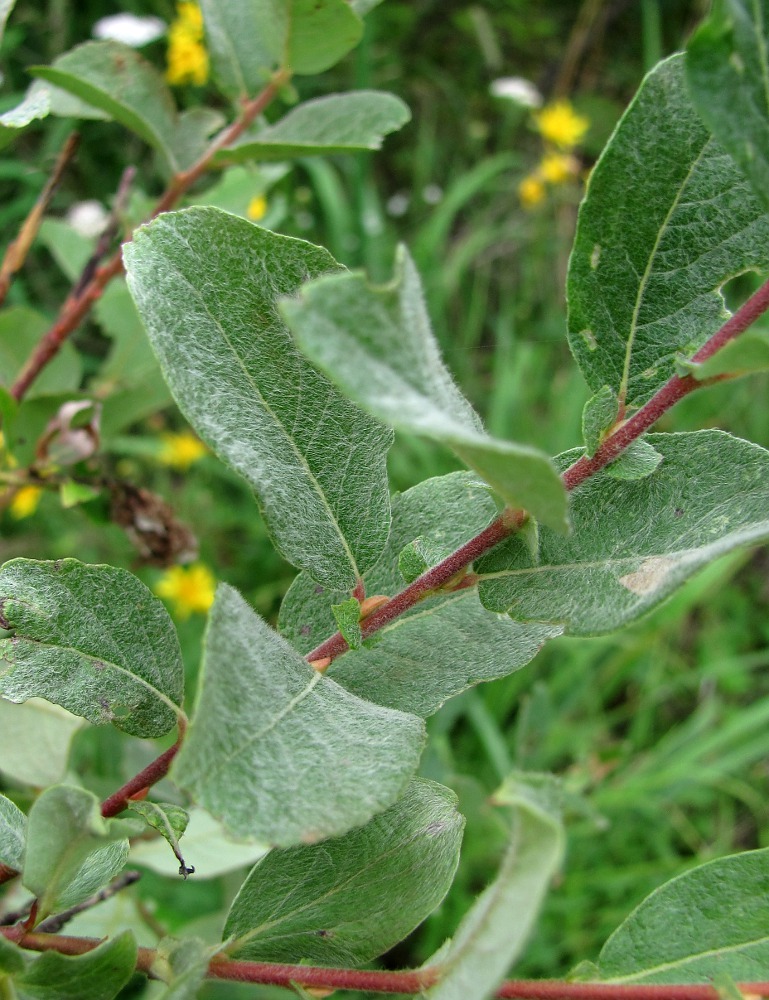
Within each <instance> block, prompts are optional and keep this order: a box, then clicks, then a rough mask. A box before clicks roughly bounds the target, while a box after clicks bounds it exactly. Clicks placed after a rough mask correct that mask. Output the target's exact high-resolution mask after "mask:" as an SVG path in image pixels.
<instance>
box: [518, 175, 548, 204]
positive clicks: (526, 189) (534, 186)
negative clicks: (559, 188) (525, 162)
mask: <svg viewBox="0 0 769 1000" xmlns="http://www.w3.org/2000/svg"><path fill="white" fill-rule="evenodd" d="M518 197H519V198H520V199H521V204H522V205H523V207H524V208H534V206H535V205H539V203H540V202H541V201H543V200H544V197H545V185H544V184H543V183H542V179H541V178H540V177H539V176H538V174H529V175H528V177H524V178H523V180H522V181H521V183H520V184H519V185H518Z"/></svg>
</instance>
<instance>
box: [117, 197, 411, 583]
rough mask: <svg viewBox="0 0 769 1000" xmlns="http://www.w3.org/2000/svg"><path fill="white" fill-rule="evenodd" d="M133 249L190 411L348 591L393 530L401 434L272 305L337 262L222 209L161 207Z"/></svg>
mask: <svg viewBox="0 0 769 1000" xmlns="http://www.w3.org/2000/svg"><path fill="white" fill-rule="evenodd" d="M124 253H125V260H126V267H127V270H128V282H129V287H130V288H131V292H132V294H133V296H134V299H135V300H136V303H137V305H138V307H139V312H140V314H141V315H142V318H143V319H144V322H145V324H146V326H147V330H148V332H149V335H150V340H151V341H152V344H153V346H154V348H155V350H156V352H157V354H158V357H159V358H160V363H161V365H162V367H163V370H164V372H165V375H166V378H167V380H168V383H169V385H170V387H171V391H172V392H173V394H174V396H175V398H176V401H177V402H178V404H179V406H180V407H181V409H182V410H183V411H184V413H185V415H186V417H187V419H188V420H189V421H190V423H191V424H192V425H193V427H194V428H195V430H196V431H197V432H198V434H199V435H200V436H201V437H202V438H203V440H205V441H206V442H207V443H208V444H209V445H210V446H211V447H212V448H213V449H214V451H216V452H217V454H218V455H219V457H220V458H222V460H223V461H225V462H227V463H228V464H229V465H230V466H231V467H232V468H234V469H235V470H236V471H237V472H239V473H240V474H241V475H242V476H244V477H245V479H247V480H248V482H249V483H250V484H251V486H253V488H254V489H255V490H256V492H257V495H258V497H259V501H260V504H261V507H262V511H263V513H264V515H265V519H266V521H267V525H268V527H269V529H270V531H271V532H272V535H273V538H274V539H275V542H276V545H277V547H278V548H279V550H280V551H281V553H282V554H283V555H284V556H285V557H286V558H287V559H288V560H289V561H290V562H292V563H294V565H296V566H299V567H301V568H302V569H306V570H308V572H310V573H311V574H312V575H313V576H314V577H315V578H316V579H318V580H319V581H321V582H325V583H327V584H328V585H329V586H336V587H340V588H343V589H347V590H351V589H352V588H353V587H354V586H355V582H356V580H357V579H358V577H359V576H360V575H361V574H362V572H363V570H365V569H366V568H368V566H370V565H371V563H372V562H374V561H376V559H377V558H378V556H379V553H380V552H381V550H382V546H383V545H384V542H385V540H386V538H387V532H388V528H389V497H388V492H387V477H386V468H385V456H386V452H387V449H388V447H389V445H390V442H391V440H392V435H391V432H390V431H389V430H387V429H385V428H384V427H382V426H381V425H380V424H378V423H376V422H375V421H373V420H372V419H371V418H370V417H369V416H367V415H366V414H364V413H363V412H362V411H360V410H359V409H358V408H357V407H356V406H353V405H352V404H351V403H350V402H349V401H348V400H346V399H345V398H344V397H343V396H342V395H341V394H340V393H339V392H338V391H337V389H336V388H334V386H333V385H332V384H331V383H330V382H328V381H327V380H326V379H325V378H324V377H323V376H322V375H319V374H318V373H317V372H316V371H315V370H314V369H312V368H311V367H310V365H309V364H308V363H307V361H306V360H305V359H304V358H303V357H302V355H301V354H300V353H299V352H298V351H297V350H296V347H295V346H294V344H293V342H292V340H291V337H290V335H289V332H288V330H287V329H286V327H285V326H284V324H283V322H282V321H281V319H280V317H279V315H278V312H277V308H276V301H277V299H278V296H280V295H288V294H292V293H294V292H296V290H297V289H298V287H299V286H300V285H301V283H302V282H303V281H304V280H306V279H307V278H310V277H317V276H318V275H320V274H323V273H327V272H329V271H335V270H338V269H339V265H338V264H337V263H336V262H335V261H334V259H333V258H332V257H331V256H330V255H329V254H328V253H327V252H326V251H325V250H323V249H321V248H320V247H315V246H312V245H311V244H309V243H305V242H303V241H302V240H296V239H291V238H289V237H286V236H278V235H277V234H275V233H271V232H269V231H267V230H264V229H260V228H259V227H258V226H254V225H252V224H251V223H249V222H247V221H245V220H244V219H239V218H236V217H235V216H233V215H228V214H227V213H226V212H221V211H219V210H218V209H213V208H208V209H206V208H193V209H188V210H187V211H184V212H176V213H173V214H170V215H163V216H161V217H160V218H159V219H156V220H155V221H154V222H153V223H151V224H150V225H149V226H145V227H143V228H141V229H139V230H138V232H137V233H136V234H135V236H134V241H133V243H130V244H128V246H126V247H125V251H124ZM201 275H203V276H205V279H204V280H203V281H201Z"/></svg>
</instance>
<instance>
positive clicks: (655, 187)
mask: <svg viewBox="0 0 769 1000" xmlns="http://www.w3.org/2000/svg"><path fill="white" fill-rule="evenodd" d="M764 212H765V210H764V208H763V207H762V205H761V204H760V203H759V201H758V200H757V199H756V198H755V196H754V195H753V193H752V191H751V190H750V185H749V184H748V182H747V181H746V180H745V178H744V177H743V175H742V174H741V172H740V171H739V169H738V167H737V166H736V164H735V163H734V161H733V160H732V158H731V157H730V156H729V155H728V153H727V152H726V151H725V150H724V149H723V148H722V147H721V146H720V145H719V144H718V142H717V141H716V140H715V139H713V137H712V136H711V134H710V132H709V131H708V129H707V128H706V127H705V126H704V125H703V123H702V121H701V119H700V117H699V115H698V114H697V112H696V111H695V109H694V107H693V106H692V103H691V100H690V98H689V96H688V93H687V90H686V84H685V80H684V74H683V57H682V56H673V57H672V58H671V59H669V60H667V61H666V62H663V63H661V64H660V65H659V66H657V68H656V69H654V70H653V71H652V72H651V73H650V74H649V75H648V76H647V77H646V79H645V81H644V82H643V84H642V85H641V89H640V90H639V92H638V94H637V95H636V98H635V100H634V101H633V103H632V104H631V105H630V107H629V108H628V110H627V112H626V113H625V115H624V117H623V118H622V120H621V122H620V124H619V126H618V128H617V130H616V131H615V132H614V134H613V136H612V138H611V140H610V142H609V144H608V146H607V147H606V149H605V151H604V153H603V155H602V156H601V159H600V160H599V162H598V163H597V165H596V166H595V168H594V169H593V172H592V174H591V176H590V183H589V185H588V191H587V195H586V198H585V200H584V202H583V204H582V207H581V209H580V213H579V220H578V224H577V235H576V239H575V243H574V250H573V252H572V255H571V259H570V265H569V277H568V300H569V343H570V345H571V349H572V351H573V353H574V355H575V357H576V359H577V362H578V364H579V366H580V368H581V369H582V373H583V375H584V376H585V378H586V380H587V382H588V384H589V385H590V387H591V389H592V390H593V391H594V392H598V391H599V390H600V389H601V388H602V387H603V386H605V385H609V386H611V388H612V389H614V390H615V392H616V393H617V394H618V396H619V397H620V399H621V400H623V401H624V402H625V403H626V405H628V406H638V405H641V404H642V403H644V402H646V401H647V400H648V399H649V398H650V397H651V396H652V395H653V394H654V392H656V391H657V389H659V388H660V386H662V385H663V384H664V383H665V382H666V381H667V380H668V378H669V377H670V376H671V375H673V374H675V368H676V354H677V353H678V352H683V353H684V354H686V355H691V354H693V353H694V352H695V351H696V349H697V348H698V347H700V346H701V345H702V344H703V343H704V342H705V340H707V338H708V337H709V336H711V335H712V334H713V333H714V332H715V331H716V330H717V329H718V328H719V327H720V326H721V325H722V323H723V322H724V321H725V319H726V318H727V316H728V314H727V312H726V310H725V308H724V303H723V300H722V297H721V294H720V291H719V289H720V288H721V286H722V285H723V284H724V282H725V281H727V279H729V278H731V277H733V276H734V275H736V274H739V273H741V272H742V271H746V270H748V269H750V268H764V267H766V266H768V265H769V217H767V216H766V215H765V214H764ZM684 236H685V238H684Z"/></svg>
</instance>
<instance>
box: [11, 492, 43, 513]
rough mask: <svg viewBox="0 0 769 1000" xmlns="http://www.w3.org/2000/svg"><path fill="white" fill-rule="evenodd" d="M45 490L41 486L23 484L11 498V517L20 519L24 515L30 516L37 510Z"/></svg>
mask: <svg viewBox="0 0 769 1000" xmlns="http://www.w3.org/2000/svg"><path fill="white" fill-rule="evenodd" d="M42 495H43V490H42V488H41V487H40V486H22V487H21V489H20V490H18V491H17V492H16V495H15V496H14V498H13V500H11V503H10V506H9V510H10V512H11V517H15V518H16V520H17V521H20V520H21V519H22V518H23V517H29V516H30V514H34V513H35V511H36V510H37V505H38V504H39V503H40V497H41V496H42Z"/></svg>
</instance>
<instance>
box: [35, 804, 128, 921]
mask: <svg viewBox="0 0 769 1000" xmlns="http://www.w3.org/2000/svg"><path fill="white" fill-rule="evenodd" d="M132 830H133V827H132V826H131V824H129V823H126V822H124V821H121V820H105V819H102V816H101V812H100V809H99V800H98V799H97V798H96V796H95V795H94V794H93V792H87V791H86V790H85V789H83V788H75V787H74V786H70V785H54V786H52V787H51V788H47V789H46V790H45V791H44V792H43V793H42V794H41V795H40V796H39V798H37V799H36V800H35V802H34V804H33V806H32V808H31V809H30V812H29V822H28V826H27V850H26V855H25V858H24V868H23V871H22V884H23V885H24V887H25V888H26V889H29V891H30V892H31V893H33V895H35V896H36V897H37V899H38V917H39V918H40V919H42V918H43V917H45V916H47V915H48V914H49V913H54V912H57V911H58V910H63V909H66V908H67V907H69V906H74V905H75V904H76V903H80V902H82V900H84V899H87V898H88V897H89V896H91V895H92V894H93V893H94V892H96V891H97V890H98V889H100V888H101V887H102V886H103V885H105V884H106V883H107V882H109V880H110V879H111V878H112V877H113V876H115V875H117V873H118V872H119V871H120V870H121V869H122V868H123V866H124V864H125V861H126V858H127V857H128V840H127V839H126V837H127V834H128V833H129V832H131V831H132Z"/></svg>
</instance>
